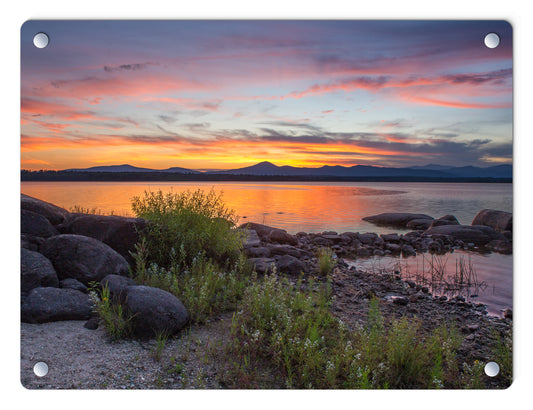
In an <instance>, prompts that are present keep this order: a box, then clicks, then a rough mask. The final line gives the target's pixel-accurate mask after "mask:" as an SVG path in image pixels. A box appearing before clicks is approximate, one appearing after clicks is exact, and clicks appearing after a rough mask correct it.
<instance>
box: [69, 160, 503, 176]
mask: <svg viewBox="0 0 533 410" xmlns="http://www.w3.org/2000/svg"><path fill="white" fill-rule="evenodd" d="M63 172H116V173H130V172H142V173H158V172H162V173H179V174H203V175H243V176H245V175H246V176H258V177H260V176H290V177H339V178H346V177H348V178H349V177H358V178H364V177H424V178H512V177H513V167H512V165H509V164H504V165H495V166H491V167H484V168H482V167H475V166H464V167H452V166H445V165H438V164H428V165H424V166H413V167H408V168H387V167H376V166H372V165H354V166H351V167H344V166H340V165H335V166H331V165H324V166H322V167H319V168H306V167H292V166H288V165H285V166H281V167H279V166H277V165H274V164H272V163H271V162H268V161H264V162H260V163H258V164H255V165H252V166H249V167H244V168H237V169H230V170H224V171H209V172H200V171H196V170H192V169H187V168H180V167H172V168H168V169H161V170H159V169H151V168H139V167H135V166H132V165H128V164H123V165H109V166H97V167H91V168H78V169H66V170H64V171H63Z"/></svg>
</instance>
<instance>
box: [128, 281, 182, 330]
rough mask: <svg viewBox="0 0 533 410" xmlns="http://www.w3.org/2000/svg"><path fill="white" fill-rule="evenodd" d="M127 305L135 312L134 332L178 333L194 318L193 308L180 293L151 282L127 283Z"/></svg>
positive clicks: (132, 317)
mask: <svg viewBox="0 0 533 410" xmlns="http://www.w3.org/2000/svg"><path fill="white" fill-rule="evenodd" d="M124 307H125V309H126V311H127V312H128V315H130V316H131V322H132V325H133V332H134V334H135V335H137V336H140V337H153V336H156V335H158V334H165V335H167V336H171V335H174V334H176V333H177V332H179V331H180V330H181V329H183V328H184V327H185V325H187V323H188V322H189V320H190V315H189V312H188V311H187V309H186V308H185V306H184V305H183V303H181V301H180V300H179V299H178V298H177V297H176V296H174V295H172V294H171V293H169V292H166V291H164V290H162V289H158V288H152V287H149V286H129V287H127V288H126V298H125V302H124Z"/></svg>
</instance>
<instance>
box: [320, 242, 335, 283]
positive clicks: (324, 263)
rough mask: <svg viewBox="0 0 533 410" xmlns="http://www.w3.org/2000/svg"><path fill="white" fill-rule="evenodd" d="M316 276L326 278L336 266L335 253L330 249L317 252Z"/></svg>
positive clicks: (321, 249)
mask: <svg viewBox="0 0 533 410" xmlns="http://www.w3.org/2000/svg"><path fill="white" fill-rule="evenodd" d="M317 259H318V274H319V275H320V276H327V275H329V274H330V273H331V272H332V271H333V268H334V267H335V265H336V260H335V253H334V252H333V250H332V249H331V248H320V249H319V250H318V252H317Z"/></svg>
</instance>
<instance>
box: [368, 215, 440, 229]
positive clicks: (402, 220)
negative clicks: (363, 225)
mask: <svg viewBox="0 0 533 410" xmlns="http://www.w3.org/2000/svg"><path fill="white" fill-rule="evenodd" d="M422 219H425V220H430V221H432V220H433V217H431V216H429V215H425V214H412V213H403V212H386V213H382V214H379V215H372V216H366V217H364V218H363V221H367V222H371V223H373V224H376V225H385V226H393V227H397V228H406V227H407V224H408V223H409V222H410V221H413V220H422Z"/></svg>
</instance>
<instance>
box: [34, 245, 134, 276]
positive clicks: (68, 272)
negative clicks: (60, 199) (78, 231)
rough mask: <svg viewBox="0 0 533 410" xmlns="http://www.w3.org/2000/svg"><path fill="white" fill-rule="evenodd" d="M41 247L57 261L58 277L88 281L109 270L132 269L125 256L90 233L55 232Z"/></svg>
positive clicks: (121, 271) (103, 274)
mask: <svg viewBox="0 0 533 410" xmlns="http://www.w3.org/2000/svg"><path fill="white" fill-rule="evenodd" d="M41 251H42V253H43V255H44V256H46V257H47V258H48V259H50V261H51V262H52V264H53V265H54V268H55V270H56V272H57V275H58V277H59V279H66V278H73V279H77V280H79V281H80V282H81V283H83V284H85V285H88V284H89V282H91V281H96V282H100V281H101V280H102V279H103V278H104V277H105V276H107V275H110V274H117V275H121V274H127V273H128V272H129V265H128V263H127V262H126V260H125V259H124V257H122V256H121V255H120V254H118V253H117V252H116V251H114V250H113V249H111V248H110V247H109V246H107V245H106V244H105V243H103V242H100V241H98V240H96V239H94V238H89V237H87V236H81V235H58V236H52V237H51V238H49V239H47V240H46V242H45V243H44V244H43V246H42V249H41Z"/></svg>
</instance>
